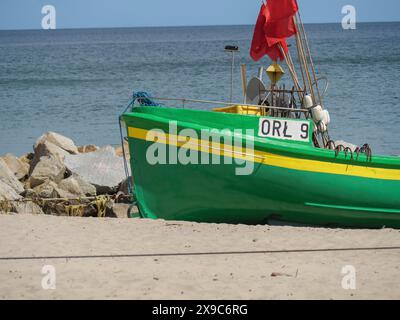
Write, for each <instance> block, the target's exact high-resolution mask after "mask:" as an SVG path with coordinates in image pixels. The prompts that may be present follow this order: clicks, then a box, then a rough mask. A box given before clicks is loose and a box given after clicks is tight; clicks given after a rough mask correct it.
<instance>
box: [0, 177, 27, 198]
mask: <svg viewBox="0 0 400 320" xmlns="http://www.w3.org/2000/svg"><path fill="white" fill-rule="evenodd" d="M21 198H22V197H21V196H20V195H19V194H18V193H17V192H16V191H15V190H14V189H13V188H12V187H10V186H9V185H8V184H7V183H5V182H3V180H0V201H2V200H18V199H21Z"/></svg>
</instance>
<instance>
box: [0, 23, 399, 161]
mask: <svg viewBox="0 0 400 320" xmlns="http://www.w3.org/2000/svg"><path fill="white" fill-rule="evenodd" d="M305 27H306V31H307V33H308V37H309V40H310V42H311V48H312V53H313V58H314V62H315V65H316V69H317V73H318V75H319V76H327V77H328V78H329V88H328V91H327V93H326V96H325V97H324V101H325V105H326V107H327V109H328V110H329V111H330V114H331V118H332V123H331V126H330V134H331V136H332V137H333V138H334V139H335V140H345V141H348V142H351V143H354V144H358V145H362V144H364V143H369V144H370V145H371V146H372V150H373V153H374V154H378V153H379V154H388V155H400V145H398V141H399V138H400V128H399V126H396V125H393V123H395V122H396V120H397V119H399V117H400V109H399V107H398V106H399V104H400V93H399V92H398V91H397V88H398V87H399V85H400V79H398V74H399V71H400V63H399V62H400V54H399V53H400V22H383V23H378V22H365V23H358V25H357V29H356V30H343V29H342V27H341V24H340V23H323V24H314V23H313V24H306V26H305ZM252 32H253V25H234V26H225V25H221V26H189V27H188V26H173V27H122V28H85V29H75V28H74V29H57V30H52V31H50V32H49V31H48V30H46V31H44V30H0V113H1V117H0V128H1V129H0V153H1V154H4V153H8V152H10V153H14V154H17V155H22V154H24V153H26V152H30V151H31V150H32V145H33V144H34V142H35V140H36V139H37V138H38V137H39V136H40V135H41V134H42V133H44V132H46V131H56V132H59V133H61V134H64V135H66V136H69V137H71V138H72V139H74V141H76V143H77V144H79V145H84V144H92V143H94V144H97V145H107V144H112V145H115V144H119V127H118V115H119V114H120V113H121V112H122V111H123V110H124V108H125V106H126V104H127V103H128V102H129V100H130V97H131V95H132V92H133V91H148V92H149V93H150V94H152V95H154V96H167V97H178V98H181V97H185V98H194V99H204V100H223V101H228V100H229V95H230V65H231V59H230V56H229V55H228V54H227V53H226V52H224V46H225V45H228V44H233V45H238V46H239V47H240V52H239V53H238V54H237V56H236V67H235V82H234V100H235V101H237V102H240V101H242V96H241V83H240V72H239V66H240V64H242V63H244V64H246V65H247V69H248V79H250V78H251V77H252V76H256V75H257V70H258V68H259V67H260V66H265V67H267V66H268V65H269V64H270V63H271V62H270V61H269V60H268V59H267V58H264V59H262V60H261V62H258V63H254V62H253V61H252V60H251V59H250V57H249V54H248V52H249V47H250V42H251V37H252ZM290 43H291V44H293V40H291V41H290ZM282 83H285V84H287V85H289V84H290V79H289V77H288V75H287V74H286V75H285V77H284V78H283V79H282Z"/></svg>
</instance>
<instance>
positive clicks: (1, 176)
mask: <svg viewBox="0 0 400 320" xmlns="http://www.w3.org/2000/svg"><path fill="white" fill-rule="evenodd" d="M0 180H1V181H3V182H4V183H5V184H7V185H9V186H10V187H11V188H13V189H14V190H15V192H16V193H18V194H20V193H22V192H24V186H23V184H22V183H21V182H19V181H18V179H17V178H16V177H15V175H14V173H13V172H12V171H11V170H10V168H9V167H8V166H7V164H6V162H5V161H4V160H3V159H0Z"/></svg>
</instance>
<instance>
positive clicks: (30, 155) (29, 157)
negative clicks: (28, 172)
mask: <svg viewBox="0 0 400 320" xmlns="http://www.w3.org/2000/svg"><path fill="white" fill-rule="evenodd" d="M33 157H34V154H33V153H32V152H29V153H27V154H24V155H23V156H21V157H19V160H20V161H22V162H23V163H26V164H27V165H28V166H30V165H31V161H32V159H33Z"/></svg>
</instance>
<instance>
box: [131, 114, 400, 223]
mask: <svg viewBox="0 0 400 320" xmlns="http://www.w3.org/2000/svg"><path fill="white" fill-rule="evenodd" d="M141 109H142V110H140V112H138V113H135V112H133V113H129V114H126V115H125V116H124V120H125V122H126V124H127V127H128V139H129V148H130V153H131V167H132V174H133V177H134V190H135V196H136V198H137V200H138V205H139V209H140V213H141V215H142V216H143V217H145V218H153V219H157V218H161V219H166V220H185V221H195V222H212V223H235V224H239V223H241V224H266V223H268V222H269V221H271V220H281V221H286V222H294V223H302V224H308V225H322V226H330V227H361V228H381V227H392V228H400V179H398V177H400V175H399V174H400V162H398V161H397V159H395V158H387V157H386V158H383V159H379V158H377V160H375V162H373V161H371V162H370V163H369V162H367V159H363V158H362V157H361V158H360V160H358V161H355V160H349V159H347V158H343V157H336V156H335V154H334V152H333V151H329V150H315V152H314V150H313V149H315V148H312V147H310V146H298V145H293V147H294V149H296V150H295V151H291V150H289V149H290V144H284V143H283V144H281V145H280V143H279V142H278V143H277V142H272V141H267V140H265V141H260V142H259V143H256V144H255V149H256V152H257V154H258V155H259V157H258V158H257V159H253V162H252V165H253V170H252V173H251V174H248V175H238V174H237V168H238V164H237V163H235V161H233V162H232V163H230V164H229V163H228V164H227V163H225V162H226V161H225V159H226V158H224V154H222V153H221V154H220V164H181V163H179V162H178V163H176V164H151V163H149V161H148V157H147V152H148V150H149V148H151V147H152V146H154V140H153V139H152V138H149V136H148V135H146V134H145V133H146V132H149V131H150V130H153V129H155V128H160V129H163V130H166V131H167V130H168V126H167V123H168V121H170V120H172V119H177V118H178V119H179V118H180V116H187V114H183V113H187V112H189V114H190V112H192V111H180V110H175V111H174V112H176V113H175V116H174V114H173V113H174V112H172V113H171V111H169V112H168V113H167V114H168V116H166V114H165V113H163V111H160V113H158V111H157V110H156V108H149V109H147V110H148V111H151V112H150V114H149V113H147V110H146V108H141ZM200 112H201V111H200ZM203 112H204V113H208V115H207V116H208V117H210V119H214V121H215V123H219V122H220V121H222V122H224V121H225V123H223V124H224V125H226V126H235V124H234V123H235V122H236V125H237V126H238V127H241V126H243V125H244V124H243V119H242V120H241V118H240V116H236V115H223V116H221V115H219V116H218V115H216V114H214V113H212V112H207V111H203ZM194 115H196V113H194ZM201 116H204V115H201ZM229 116H230V117H231V118H229ZM242 117H243V116H242ZM244 117H248V116H244ZM200 118H201V117H200ZM251 118H255V117H251ZM246 121H247V120H246ZM200 122H201V121H200ZM177 123H178V125H179V128H180V129H184V128H193V129H195V130H198V127H197V125H198V123H197V124H194V123H193V124H191V123H187V122H184V121H179V120H178V121H177ZM254 123H255V122H254ZM201 126H202V127H206V126H210V123H209V122H207V124H206V123H203V124H202V125H201ZM159 144H160V145H161V144H163V145H166V146H167V145H169V146H170V145H171V141H162V142H161V143H159ZM172 144H173V142H172ZM176 146H177V149H178V152H179V150H181V149H191V148H192V147H188V146H182V145H179V144H177V145H176ZM280 148H281V149H280ZM165 150H166V152H167V158H168V159H169V157H170V154H169V152H170V149H169V148H166V149H165ZM299 150H300V151H299ZM325 151H326V152H327V154H323V156H322V153H321V152H325ZM171 152H172V151H171ZM208 152H210V150H208ZM211 153H212V152H211ZM214 153H215V152H214ZM200 154H201V152H200ZM232 157H233V158H234V157H235V156H234V155H233V156H232ZM350 161H351V162H350Z"/></svg>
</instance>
